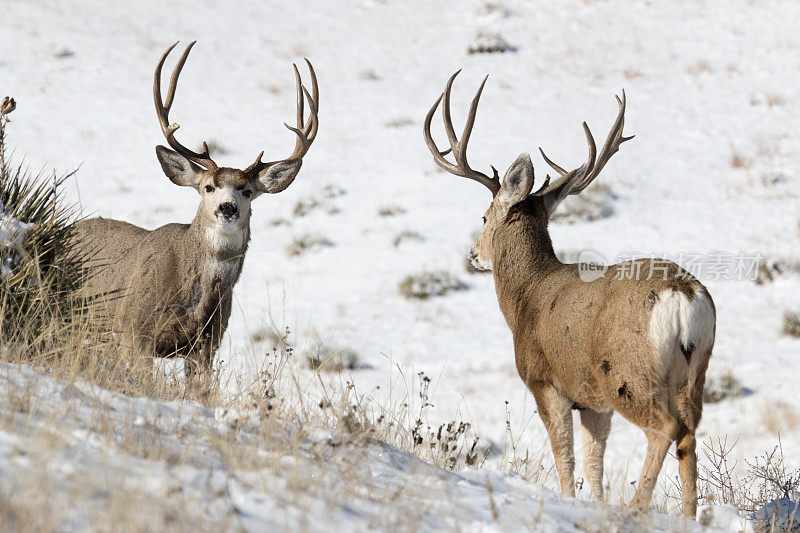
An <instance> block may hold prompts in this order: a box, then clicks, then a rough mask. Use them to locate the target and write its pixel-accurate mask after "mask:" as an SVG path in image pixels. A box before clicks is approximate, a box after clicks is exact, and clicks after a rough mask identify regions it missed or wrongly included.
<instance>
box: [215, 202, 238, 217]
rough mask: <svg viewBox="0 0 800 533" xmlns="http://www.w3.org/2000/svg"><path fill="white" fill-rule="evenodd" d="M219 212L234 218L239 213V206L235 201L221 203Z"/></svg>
mask: <svg viewBox="0 0 800 533" xmlns="http://www.w3.org/2000/svg"><path fill="white" fill-rule="evenodd" d="M219 213H220V214H221V215H222V216H224V217H225V218H228V219H230V218H233V217H235V216H237V215H238V214H239V208H237V207H236V204H234V203H233V202H225V203H222V204H219Z"/></svg>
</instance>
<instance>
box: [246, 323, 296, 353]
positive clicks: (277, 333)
mask: <svg viewBox="0 0 800 533" xmlns="http://www.w3.org/2000/svg"><path fill="white" fill-rule="evenodd" d="M291 334H292V332H291V330H289V327H288V326H286V327H284V328H283V329H281V328H278V327H277V326H276V325H275V324H270V325H268V326H264V327H261V328H258V329H257V330H255V331H253V332H252V333H250V340H251V341H252V342H253V343H256V344H268V345H269V346H270V347H271V348H272V349H277V350H285V349H286V348H288V347H289V335H291Z"/></svg>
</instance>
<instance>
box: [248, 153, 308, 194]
mask: <svg viewBox="0 0 800 533" xmlns="http://www.w3.org/2000/svg"><path fill="white" fill-rule="evenodd" d="M302 164H303V160H302V159H289V160H287V161H278V162H277V163H275V164H273V165H270V166H268V167H267V168H265V169H264V170H262V171H261V172H259V173H258V176H256V179H255V182H256V187H257V188H258V190H260V191H261V192H268V193H270V194H275V193H277V192H281V191H282V190H284V189H285V188H286V187H288V186H289V185H291V184H292V182H293V181H294V178H295V177H296V176H297V173H298V172H299V171H300V166H301V165H302Z"/></svg>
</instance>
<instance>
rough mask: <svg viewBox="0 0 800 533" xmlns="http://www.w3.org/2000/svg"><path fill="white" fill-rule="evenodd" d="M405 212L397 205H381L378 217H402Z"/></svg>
mask: <svg viewBox="0 0 800 533" xmlns="http://www.w3.org/2000/svg"><path fill="white" fill-rule="evenodd" d="M405 212H406V210H405V209H403V208H402V207H400V206H399V205H383V206H381V207H379V208H378V216H379V217H396V216H397V215H402V214H403V213H405Z"/></svg>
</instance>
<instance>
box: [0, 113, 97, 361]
mask: <svg viewBox="0 0 800 533" xmlns="http://www.w3.org/2000/svg"><path fill="white" fill-rule="evenodd" d="M15 108H16V103H15V102H14V99H12V98H8V97H6V98H4V99H3V101H2V103H0V335H2V338H3V341H7V342H17V343H22V344H23V345H25V346H26V347H29V346H30V345H31V344H35V343H38V342H43V343H53V342H57V341H55V336H54V332H53V329H54V328H56V327H58V326H57V324H59V323H60V322H64V321H66V320H68V319H69V318H70V317H71V316H72V314H73V312H74V311H75V309H74V307H75V303H76V302H75V301H73V299H72V298H70V295H71V294H72V291H73V290H75V289H76V288H77V287H79V285H80V283H81V281H82V279H83V274H82V269H81V262H80V259H81V258H80V257H77V256H76V255H75V254H73V253H70V238H71V235H72V228H71V222H72V218H73V214H74V211H73V208H72V206H69V205H63V203H62V201H61V194H60V190H59V187H60V186H61V184H62V183H64V181H65V180H66V179H67V178H69V177H70V176H72V174H74V172H73V173H69V174H66V175H64V176H61V177H56V176H48V175H41V174H40V175H29V174H28V173H27V171H26V170H25V169H24V168H23V167H21V166H16V167H12V166H11V164H10V162H9V161H8V160H7V158H6V127H7V126H8V124H9V123H10V122H11V121H10V119H9V114H10V113H11V112H13V111H14V109H15Z"/></svg>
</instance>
